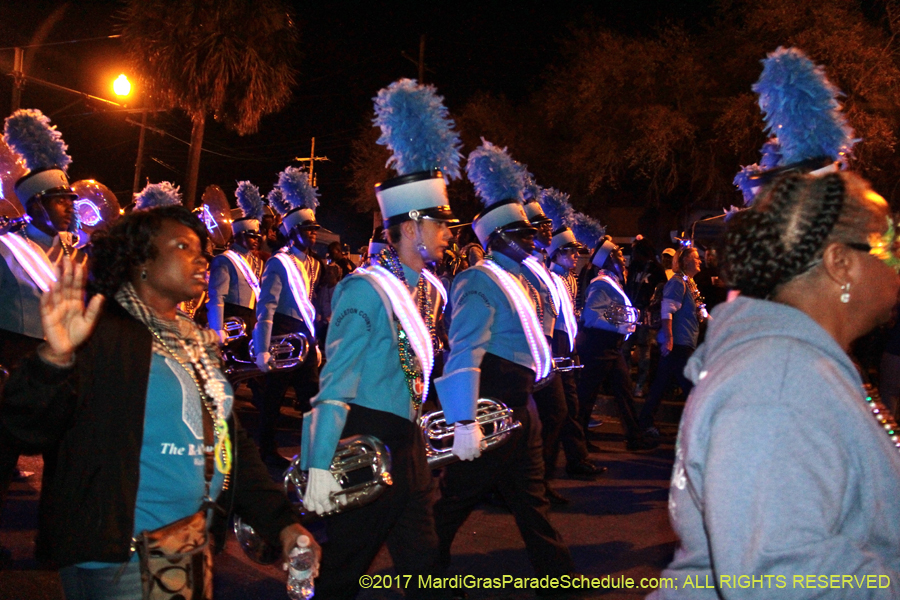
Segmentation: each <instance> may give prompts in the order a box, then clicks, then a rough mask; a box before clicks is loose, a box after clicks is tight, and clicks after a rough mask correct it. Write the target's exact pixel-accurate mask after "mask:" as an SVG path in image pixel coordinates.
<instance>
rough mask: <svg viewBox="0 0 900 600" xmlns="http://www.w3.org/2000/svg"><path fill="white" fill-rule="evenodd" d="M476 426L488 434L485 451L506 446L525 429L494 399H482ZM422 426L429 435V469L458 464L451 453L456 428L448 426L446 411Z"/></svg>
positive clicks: (421, 421) (430, 416)
mask: <svg viewBox="0 0 900 600" xmlns="http://www.w3.org/2000/svg"><path fill="white" fill-rule="evenodd" d="M475 422H476V423H478V424H479V425H480V426H481V430H482V432H483V433H484V438H483V440H482V441H483V442H484V447H483V450H485V451H487V450H491V449H493V448H497V447H498V446H502V445H503V444H505V443H506V441H507V440H508V439H509V434H510V432H512V430H513V429H518V428H519V427H521V426H522V423H520V422H519V421H516V420H515V419H514V418H513V413H512V411H511V410H510V409H508V408H507V407H506V405H505V404H503V403H502V402H498V401H496V400H491V399H490V398H479V399H478V406H477V408H476V409H475ZM419 426H420V427H421V428H422V433H424V434H425V456H426V457H427V459H428V466H429V467H431V468H432V469H439V468H441V467H445V466H447V465H449V464H451V463H454V462H456V461H457V460H458V459H457V457H456V455H454V454H453V452H451V450H452V448H453V429H454V427H455V426H454V425H448V424H447V421H446V420H445V419H444V412H443V411H434V412H430V413H428V414H425V415H422V417H421V418H420V419H419Z"/></svg>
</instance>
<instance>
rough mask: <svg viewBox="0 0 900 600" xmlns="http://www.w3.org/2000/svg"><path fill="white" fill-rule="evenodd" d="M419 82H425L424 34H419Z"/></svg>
mask: <svg viewBox="0 0 900 600" xmlns="http://www.w3.org/2000/svg"><path fill="white" fill-rule="evenodd" d="M419 83H420V84H423V83H425V34H424V33H423V34H422V35H420V36H419Z"/></svg>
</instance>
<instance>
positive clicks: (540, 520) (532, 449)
mask: <svg viewBox="0 0 900 600" xmlns="http://www.w3.org/2000/svg"><path fill="white" fill-rule="evenodd" d="M533 381H534V371H532V370H530V369H526V368H524V367H521V366H519V365H516V364H514V363H511V362H510V361H507V360H504V359H502V358H499V357H496V356H494V355H492V354H486V355H485V357H484V360H482V363H481V383H480V390H479V397H482V398H494V399H496V400H500V401H501V402H503V403H504V404H506V405H507V406H508V407H510V408H511V409H512V410H513V414H514V415H515V418H516V419H517V420H518V421H520V422H521V423H522V427H521V428H520V429H514V430H513V431H512V433H511V434H510V439H509V440H508V441H507V442H506V443H505V444H504V445H502V446H500V447H498V448H494V449H493V450H489V451H487V452H484V453H483V454H482V455H481V456H480V457H479V458H476V459H475V460H473V461H459V462H456V463H453V464H451V465H449V466H448V467H447V468H446V469H445V471H444V476H443V479H442V480H441V498H440V500H438V501H437V504H435V507H434V518H435V523H436V525H437V534H438V540H439V542H440V546H439V548H440V561H441V566H442V567H443V568H445V569H446V568H447V567H448V566H449V565H450V547H451V545H452V544H453V538H454V537H456V532H457V531H458V530H459V528H460V527H462V525H463V523H465V521H466V519H467V518H468V517H469V514H470V513H471V512H472V510H473V509H474V508H475V506H476V505H477V504H478V503H479V501H480V500H481V499H482V497H483V495H484V493H485V492H487V491H488V490H490V489H492V488H494V487H496V489H497V490H498V491H499V492H500V494H501V496H502V497H503V499H504V500H505V501H506V504H507V506H509V508H510V510H511V511H512V513H513V516H514V517H515V519H516V525H517V526H518V528H519V533H520V534H521V535H522V539H523V540H524V541H525V549H526V551H527V552H528V558H529V559H530V560H531V564H532V566H533V567H534V570H535V571H536V572H537V574H538V575H539V576H541V577H543V576H544V575H550V576H560V575H564V574H566V573H570V572H571V571H572V569H573V563H572V556H571V555H570V554H569V549H568V548H567V547H566V545H565V544H564V543H563V540H562V537H561V536H560V535H559V532H558V531H556V529H555V528H554V527H553V525H552V524H551V523H550V520H549V518H548V513H549V510H550V503H549V502H548V501H547V499H546V497H545V496H544V490H545V484H544V461H543V456H542V450H541V423H540V419H539V418H538V414H537V408H536V407H535V404H534V400H533V399H531V390H532V385H533Z"/></svg>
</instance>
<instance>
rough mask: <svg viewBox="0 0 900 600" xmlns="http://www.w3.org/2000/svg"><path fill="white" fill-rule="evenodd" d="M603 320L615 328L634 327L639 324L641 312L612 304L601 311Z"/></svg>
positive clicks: (616, 303)
mask: <svg viewBox="0 0 900 600" xmlns="http://www.w3.org/2000/svg"><path fill="white" fill-rule="evenodd" d="M603 318H604V319H606V320H607V321H608V322H609V323H611V324H613V325H616V326H619V325H636V324H638V323H640V322H641V311H640V310H638V309H637V308H635V307H633V306H626V305H624V304H619V303H618V302H613V303H611V304H610V305H609V306H607V307H606V310H604V311H603Z"/></svg>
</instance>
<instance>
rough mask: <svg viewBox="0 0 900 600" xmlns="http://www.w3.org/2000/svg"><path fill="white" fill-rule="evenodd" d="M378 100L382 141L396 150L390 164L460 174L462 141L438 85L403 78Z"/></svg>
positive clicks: (402, 171) (406, 170)
mask: <svg viewBox="0 0 900 600" xmlns="http://www.w3.org/2000/svg"><path fill="white" fill-rule="evenodd" d="M374 101H375V118H374V119H373V121H372V122H373V123H375V125H377V126H378V127H380V128H381V137H379V138H378V143H379V144H381V145H382V146H387V147H388V149H389V150H390V151H391V153H392V154H393V156H391V158H390V159H388V162H387V166H388V167H389V168H393V169H394V170H396V171H397V174H398V175H409V174H410V173H417V172H419V171H428V170H431V169H440V170H441V172H442V173H443V174H444V177H447V178H450V179H458V178H459V176H460V170H459V160H460V159H461V158H462V154H460V153H459V149H460V148H461V147H462V142H461V141H460V139H459V134H457V133H456V132H455V131H454V130H453V126H454V123H453V119H451V118H450V116H449V115H450V113H449V111H448V110H447V107H445V106H444V99H443V98H442V97H441V96H438V95H437V93H436V90H435V88H434V86H432V85H419V84H418V83H416V81H415V80H414V79H400V80H399V81H395V82H394V83H392V84H391V85H389V86H387V87H386V88H383V89H381V90H380V91H379V92H378V95H377V96H375V98H374Z"/></svg>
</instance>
